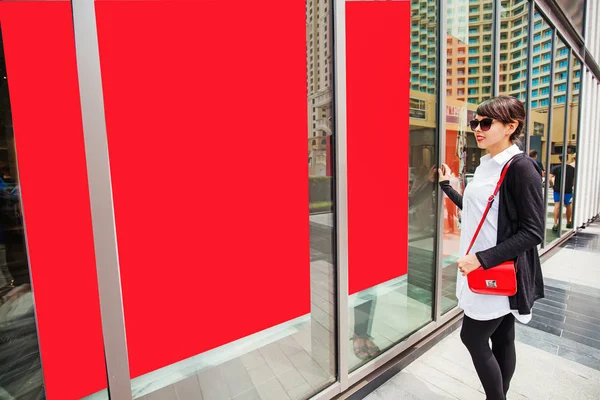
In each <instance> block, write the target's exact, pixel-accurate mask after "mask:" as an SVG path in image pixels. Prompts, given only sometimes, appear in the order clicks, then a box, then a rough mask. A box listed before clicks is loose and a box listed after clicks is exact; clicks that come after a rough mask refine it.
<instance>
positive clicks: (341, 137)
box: [333, 0, 348, 392]
mask: <svg viewBox="0 0 600 400" xmlns="http://www.w3.org/2000/svg"><path fill="white" fill-rule="evenodd" d="M333 10H334V63H335V65H334V69H335V76H334V79H335V80H334V84H335V86H334V90H335V92H334V93H335V96H334V99H335V100H334V107H335V125H336V140H335V143H336V146H335V147H336V149H335V150H336V182H337V184H336V202H337V204H336V234H337V240H336V243H337V352H338V354H337V361H338V379H339V382H340V389H341V391H342V392H343V391H344V390H346V389H347V388H348V346H347V345H348V154H347V134H346V1H345V0H334V9H333Z"/></svg>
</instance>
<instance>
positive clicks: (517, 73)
mask: <svg viewBox="0 0 600 400" xmlns="http://www.w3.org/2000/svg"><path fill="white" fill-rule="evenodd" d="M502 11H503V13H502V20H503V21H505V20H506V21H508V22H510V24H509V25H511V26H512V25H513V22H514V21H517V20H524V21H529V8H528V7H523V6H522V4H520V5H515V4H513V2H507V3H506V6H505V7H503V8H502ZM512 29H513V31H514V32H513V33H516V35H515V34H513V35H512V36H513V37H512V39H510V40H511V41H512V42H514V41H516V40H519V41H520V42H521V43H520V46H521V47H520V48H521V49H522V51H518V52H516V51H515V52H508V51H503V50H501V51H500V56H501V61H500V82H501V83H504V82H506V83H508V84H507V85H501V87H500V94H501V95H506V96H513V97H516V98H517V99H519V100H521V101H522V102H523V103H524V104H527V45H528V39H529V37H528V34H529V32H528V28H527V26H524V27H522V28H519V29H517V30H515V29H514V28H512ZM503 55H506V57H505V58H504V59H502V56H503ZM539 60H540V56H539V55H536V56H534V57H533V64H534V65H535V64H537V63H539ZM536 79H539V78H536ZM536 96H537V90H534V91H533V93H532V97H534V98H535V97H536ZM526 132H527V127H525V129H523V132H522V134H521V141H520V143H519V146H520V147H521V149H522V150H524V149H525V141H526V137H525V135H526Z"/></svg>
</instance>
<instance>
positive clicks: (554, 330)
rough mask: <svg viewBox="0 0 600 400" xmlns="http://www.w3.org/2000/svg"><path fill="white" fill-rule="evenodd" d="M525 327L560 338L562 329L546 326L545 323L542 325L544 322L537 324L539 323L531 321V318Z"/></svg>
mask: <svg viewBox="0 0 600 400" xmlns="http://www.w3.org/2000/svg"><path fill="white" fill-rule="evenodd" d="M527 325H528V326H530V327H532V328H536V329H539V330H541V331H544V332H547V333H551V334H553V335H556V336H560V335H561V334H562V329H559V328H556V327H554V326H552V325H548V324H547V323H544V322H539V321H536V320H533V318H532V320H531V321H530V322H529V323H528V324H527Z"/></svg>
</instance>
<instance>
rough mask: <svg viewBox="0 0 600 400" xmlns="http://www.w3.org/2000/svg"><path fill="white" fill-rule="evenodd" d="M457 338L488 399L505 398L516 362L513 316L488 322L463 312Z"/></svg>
mask: <svg viewBox="0 0 600 400" xmlns="http://www.w3.org/2000/svg"><path fill="white" fill-rule="evenodd" d="M460 338H461V339H462V342H463V343H464V344H465V346H466V347H467V349H468V350H469V353H471V358H472V359H473V364H474V365H475V370H476V371H477V375H479V380H480V381H481V383H482V384H483V390H485V395H486V396H487V400H505V399H506V393H507V392H508V387H509V386H510V380H511V379H512V376H513V374H514V373H515V367H516V364H517V354H516V351H515V317H514V315H512V314H507V315H505V316H503V317H500V318H496V319H492V320H489V321H477V320H474V319H471V318H469V317H467V316H466V315H465V317H464V320H463V326H462V330H461V332H460ZM490 339H492V348H491V349H490V345H489V340H490Z"/></svg>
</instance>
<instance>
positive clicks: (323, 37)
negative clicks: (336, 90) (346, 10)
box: [306, 0, 333, 176]
mask: <svg viewBox="0 0 600 400" xmlns="http://www.w3.org/2000/svg"><path fill="white" fill-rule="evenodd" d="M331 21H332V13H331V4H330V2H329V1H327V0H307V2H306V36H307V37H306V44H307V45H306V63H307V73H308V80H307V89H308V163H309V174H310V175H313V176H314V175H326V172H327V167H326V166H327V142H328V137H329V136H331V133H332V86H333V85H332V82H331V77H332V73H331V72H332V71H331V69H332V66H333V64H332V59H333V54H332V46H331V40H332V31H331V29H330V28H331V26H332V25H331Z"/></svg>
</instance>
